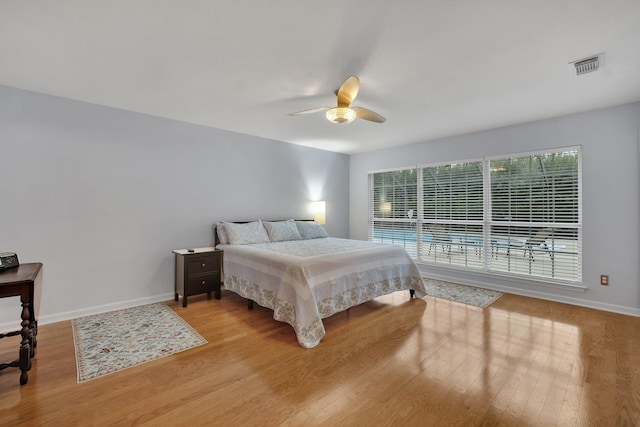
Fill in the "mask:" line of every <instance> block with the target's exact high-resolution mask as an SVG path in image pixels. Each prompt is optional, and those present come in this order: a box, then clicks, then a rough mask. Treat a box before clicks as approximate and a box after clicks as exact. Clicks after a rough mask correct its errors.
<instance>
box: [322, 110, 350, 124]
mask: <svg viewBox="0 0 640 427" xmlns="http://www.w3.org/2000/svg"><path fill="white" fill-rule="evenodd" d="M355 118H356V112H355V111H353V110H352V109H351V108H344V107H335V108H332V109H330V110H328V111H327V120H329V121H330V122H333V123H344V124H346V123H351V122H352V121H354V120H355Z"/></svg>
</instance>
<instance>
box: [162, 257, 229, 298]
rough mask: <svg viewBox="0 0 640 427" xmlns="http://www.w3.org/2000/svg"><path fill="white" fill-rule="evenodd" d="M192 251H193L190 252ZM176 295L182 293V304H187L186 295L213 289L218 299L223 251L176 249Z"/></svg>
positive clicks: (209, 293)
mask: <svg viewBox="0 0 640 427" xmlns="http://www.w3.org/2000/svg"><path fill="white" fill-rule="evenodd" d="M190 251H193V252H190ZM173 253H175V257H176V267H175V269H176V296H175V300H176V301H178V297H179V295H182V306H183V307H186V306H187V297H190V296H191V295H199V294H203V293H205V292H206V293H207V295H211V292H212V291H214V292H215V294H216V299H220V297H221V291H220V285H221V284H222V256H223V251H220V250H217V249H215V248H196V249H191V250H189V249H176V250H174V251H173Z"/></svg>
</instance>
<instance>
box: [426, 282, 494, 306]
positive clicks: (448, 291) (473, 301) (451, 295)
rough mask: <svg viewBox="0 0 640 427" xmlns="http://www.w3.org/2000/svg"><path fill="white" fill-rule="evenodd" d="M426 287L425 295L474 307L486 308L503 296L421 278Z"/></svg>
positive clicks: (488, 291)
mask: <svg viewBox="0 0 640 427" xmlns="http://www.w3.org/2000/svg"><path fill="white" fill-rule="evenodd" d="M423 279H424V284H425V286H426V287H427V295H431V296H433V297H436V298H442V299H447V300H450V301H456V302H461V303H463V304H469V305H475V306H476V307H481V308H487V307H489V305H491V303H493V302H494V301H495V300H497V299H498V298H500V297H501V296H502V295H504V294H503V293H502V292H498V291H492V290H490V289H482V288H476V287H474V286H467V285H459V284H457V283H451V282H445V281H442V280H435V279H430V278H428V277H423Z"/></svg>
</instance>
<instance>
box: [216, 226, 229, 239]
mask: <svg viewBox="0 0 640 427" xmlns="http://www.w3.org/2000/svg"><path fill="white" fill-rule="evenodd" d="M216 234H217V235H218V240H219V241H220V243H221V244H223V245H228V244H229V236H228V235H227V230H225V228H224V222H219V223H217V224H216Z"/></svg>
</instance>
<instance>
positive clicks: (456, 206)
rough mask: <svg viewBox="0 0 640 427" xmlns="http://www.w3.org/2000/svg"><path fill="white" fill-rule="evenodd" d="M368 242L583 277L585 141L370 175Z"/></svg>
mask: <svg viewBox="0 0 640 427" xmlns="http://www.w3.org/2000/svg"><path fill="white" fill-rule="evenodd" d="M369 185H370V198H369V200H370V206H369V239H370V240H372V241H378V242H382V243H391V244H397V245H401V246H403V247H405V248H406V249H407V251H408V252H409V253H410V255H412V256H413V257H414V258H415V259H416V260H417V261H419V262H425V263H436V264H439V265H450V266H453V267H457V268H468V269H474V270H480V271H487V272H493V273H498V274H515V275H526V276H530V277H538V278H544V279H548V280H550V281H554V282H558V283H564V282H571V283H575V282H580V281H581V280H582V273H581V271H582V265H581V259H582V247H581V229H582V226H581V216H582V213H581V208H582V202H581V166H580V150H579V148H577V147H576V148H568V149H565V150H561V151H558V150H555V151H549V152H536V153H527V154H522V155H515V156H510V157H502V158H486V159H482V160H477V161H463V162H456V163H450V164H439V165H429V166H424V167H417V168H407V169H400V170H392V171H383V172H372V173H370V174H369Z"/></svg>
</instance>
